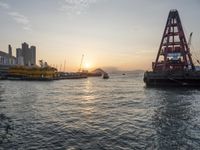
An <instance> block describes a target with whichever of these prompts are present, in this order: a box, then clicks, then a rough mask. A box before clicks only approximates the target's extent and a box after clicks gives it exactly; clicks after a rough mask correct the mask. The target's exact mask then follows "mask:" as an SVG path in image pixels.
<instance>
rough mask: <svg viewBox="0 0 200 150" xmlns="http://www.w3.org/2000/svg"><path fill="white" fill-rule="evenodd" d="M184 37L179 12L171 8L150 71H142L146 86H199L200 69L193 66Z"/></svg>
mask: <svg viewBox="0 0 200 150" xmlns="http://www.w3.org/2000/svg"><path fill="white" fill-rule="evenodd" d="M191 37H192V34H190V38H189V43H187V40H186V38H185V34H184V31H183V27H182V24H181V20H180V17H179V13H178V11H177V10H171V11H170V12H169V16H168V19H167V23H166V26H165V29H164V33H163V37H162V40H161V44H160V47H159V50H158V54H157V57H156V60H155V62H153V63H152V71H147V72H145V73H144V82H145V83H146V86H195V87H200V71H197V69H196V68H195V66H194V63H193V59H192V55H191V52H190V47H189V45H190V44H191Z"/></svg>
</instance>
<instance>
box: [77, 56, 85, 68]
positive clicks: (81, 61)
mask: <svg viewBox="0 0 200 150" xmlns="http://www.w3.org/2000/svg"><path fill="white" fill-rule="evenodd" d="M83 59H84V55H82V57H81V63H80V66H79V70H78V72H81V71H82V64H83Z"/></svg>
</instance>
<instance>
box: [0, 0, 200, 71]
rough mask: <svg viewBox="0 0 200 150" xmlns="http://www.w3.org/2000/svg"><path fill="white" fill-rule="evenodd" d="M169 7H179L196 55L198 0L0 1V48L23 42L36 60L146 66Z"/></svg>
mask: <svg viewBox="0 0 200 150" xmlns="http://www.w3.org/2000/svg"><path fill="white" fill-rule="evenodd" d="M170 9H178V11H179V14H180V17H181V20H182V23H183V26H184V30H185V33H186V36H187V37H188V36H189V34H190V32H193V33H194V35H193V39H192V45H193V47H194V49H195V53H196V54H199V58H200V19H199V18H200V0H167V1H164V0H0V20H1V21H0V23H1V25H0V27H1V29H0V50H2V51H7V47H8V44H11V45H12V47H13V50H14V52H13V53H14V54H15V49H16V48H18V47H21V43H22V42H27V43H29V44H30V45H35V46H36V47H37V60H39V59H43V60H46V61H47V62H48V63H49V64H55V65H57V66H59V65H60V64H63V63H64V61H65V60H66V69H67V70H78V67H79V64H80V61H81V56H82V54H84V55H85V57H84V63H86V64H87V65H88V67H93V68H95V67H116V68H118V69H121V70H134V69H151V62H152V61H154V59H155V57H156V54H157V51H158V47H159V44H160V40H161V37H162V34H163V30H164V26H165V23H166V19H167V16H168V13H169V10H170Z"/></svg>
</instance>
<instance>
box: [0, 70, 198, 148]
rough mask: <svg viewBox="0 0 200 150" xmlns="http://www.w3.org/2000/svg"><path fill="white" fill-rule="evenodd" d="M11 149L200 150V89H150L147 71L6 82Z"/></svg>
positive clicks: (1, 125)
mask: <svg viewBox="0 0 200 150" xmlns="http://www.w3.org/2000/svg"><path fill="white" fill-rule="evenodd" d="M4 149H5V150H29V149H31V150H34V149H36V150H40V149H41V150H89V149H91V150H99V149H102V150H129V149H130V150H132V149H136V150H137V149H149V150H151V149H161V150H171V149H181V150H186V149H193V150H194V149H200V89H190V88H146V87H145V85H144V83H143V73H128V74H126V75H121V74H110V79H108V80H104V79H102V78H88V79H80V80H61V81H50V82H33V81H32V82H30V81H0V150H4Z"/></svg>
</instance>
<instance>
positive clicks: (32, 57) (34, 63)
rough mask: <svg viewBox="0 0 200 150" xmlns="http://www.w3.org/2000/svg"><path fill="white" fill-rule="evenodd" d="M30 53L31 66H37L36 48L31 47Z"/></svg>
mask: <svg viewBox="0 0 200 150" xmlns="http://www.w3.org/2000/svg"><path fill="white" fill-rule="evenodd" d="M30 51H31V65H36V47H35V46H31V48H30Z"/></svg>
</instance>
